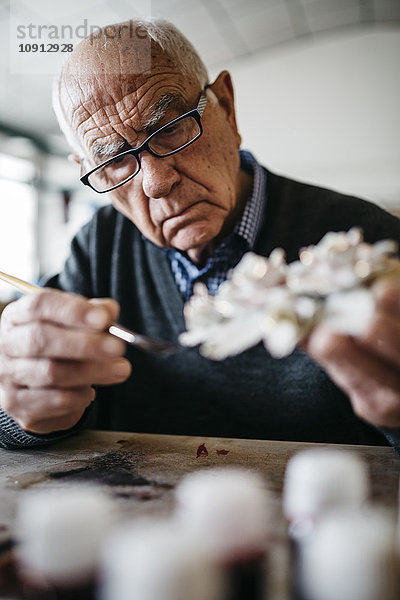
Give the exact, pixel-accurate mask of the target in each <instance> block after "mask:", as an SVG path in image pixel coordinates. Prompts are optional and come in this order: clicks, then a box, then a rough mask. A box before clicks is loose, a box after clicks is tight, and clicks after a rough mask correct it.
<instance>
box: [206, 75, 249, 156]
mask: <svg viewBox="0 0 400 600" xmlns="http://www.w3.org/2000/svg"><path fill="white" fill-rule="evenodd" d="M209 88H210V89H211V90H212V91H213V92H214V94H215V95H216V97H217V99H218V103H219V105H220V106H221V108H222V109H223V110H224V111H225V113H226V118H227V120H228V122H229V123H230V125H231V127H232V129H233V132H234V134H235V135H236V136H237V138H238V142H239V145H240V142H241V137H240V134H239V131H238V127H237V123H236V113H235V93H234V91H233V84H232V78H231V75H230V73H229V72H228V71H221V73H220V74H219V75H218V77H217V78H216V80H215V81H214V82H213V83H211V84H210V85H209Z"/></svg>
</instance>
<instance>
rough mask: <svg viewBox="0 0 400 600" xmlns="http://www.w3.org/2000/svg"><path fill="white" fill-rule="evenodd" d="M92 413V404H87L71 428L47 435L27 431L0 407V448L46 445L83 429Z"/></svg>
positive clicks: (13, 448) (10, 448) (9, 448)
mask: <svg viewBox="0 0 400 600" xmlns="http://www.w3.org/2000/svg"><path fill="white" fill-rule="evenodd" d="M91 413H92V405H91V406H89V407H88V408H87V409H86V411H85V412H84V414H83V415H82V417H81V419H80V421H79V422H78V423H77V424H76V425H74V427H72V428H71V429H67V430H64V431H55V432H54V433H50V434H47V435H39V434H35V433H28V432H27V431H25V430H24V429H22V427H20V426H19V425H18V423H17V422H16V421H14V419H13V418H12V417H10V416H9V415H8V414H7V413H6V412H5V411H4V410H2V409H1V408H0V448H5V449H6V450H15V449H21V448H34V447H37V446H48V445H50V444H53V443H54V442H58V441H60V440H63V439H65V438H68V437H70V436H72V435H74V434H75V433H78V432H79V431H81V430H82V429H84V428H85V427H86V426H87V425H88V423H89V421H90V416H91Z"/></svg>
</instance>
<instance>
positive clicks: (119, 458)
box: [0, 431, 400, 600]
mask: <svg viewBox="0 0 400 600" xmlns="http://www.w3.org/2000/svg"><path fill="white" fill-rule="evenodd" d="M321 446H322V445H321V444H305V443H296V442H276V441H257V440H238V439H236V440H234V439H218V438H199V437H185V436H166V435H148V434H134V433H118V432H117V433H114V432H101V431H97V432H95V431H87V432H84V433H82V434H80V435H78V436H76V437H74V438H71V439H70V440H67V441H63V442H60V443H58V444H55V445H54V446H51V447H49V448H43V449H36V450H25V451H6V450H0V558H1V555H2V553H3V555H4V553H5V552H6V550H7V549H8V547H9V542H10V538H12V533H13V522H14V514H15V508H16V504H17V501H18V498H19V497H20V496H21V495H22V494H24V493H25V491H26V490H35V489H37V490H39V489H48V490H52V489H60V488H62V487H68V486H70V485H71V484H75V483H80V482H83V483H87V484H93V485H97V486H101V487H102V488H103V489H104V490H106V491H107V492H108V494H109V495H110V496H111V497H112V498H113V499H114V500H115V502H116V503H118V508H119V512H120V515H121V517H125V516H126V517H128V518H129V517H131V516H132V517H138V516H142V515H147V516H162V515H167V514H169V513H170V511H171V509H172V506H173V489H174V487H175V485H176V484H177V483H178V482H179V480H180V479H181V478H182V477H183V476H184V475H186V474H187V473H190V472H192V471H195V470H198V469H206V468H212V467H222V466H241V467H244V468H248V469H254V470H256V471H259V472H260V473H262V474H263V475H264V477H265V480H266V482H267V483H268V486H269V488H270V490H271V491H272V496H273V498H274V499H275V504H276V507H277V508H278V510H279V509H280V505H281V494H282V485H283V478H284V472H285V468H286V464H287V461H288V460H289V458H290V457H291V456H292V455H293V454H295V453H296V452H298V451H300V450H304V449H306V448H311V447H321ZM329 447H335V448H340V449H342V450H343V451H348V452H355V453H357V454H359V455H360V456H361V457H362V458H363V459H364V460H365V462H366V463H367V465H368V468H369V473H370V479H371V484H372V496H373V500H374V501H378V502H379V503H380V504H383V505H385V506H389V507H391V508H394V507H395V506H396V505H397V493H398V481H399V474H400V457H398V456H397V455H396V454H395V453H394V451H393V450H392V449H391V448H388V447H387V448H386V447H373V446H329ZM281 521H282V520H281ZM281 525H282V526H283V521H282V523H281ZM281 546H282V547H280V546H279V548H280V551H279V552H275V556H274V560H275V567H274V569H273V573H274V581H273V582H272V589H273V590H274V595H273V597H274V600H282V599H285V600H286V598H287V597H288V592H287V579H288V578H287V565H286V563H285V556H286V555H285V549H284V547H283V545H282V544H281Z"/></svg>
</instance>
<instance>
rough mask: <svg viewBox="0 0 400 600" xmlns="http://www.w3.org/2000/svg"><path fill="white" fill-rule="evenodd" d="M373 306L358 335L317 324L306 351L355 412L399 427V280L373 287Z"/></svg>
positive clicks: (386, 280)
mask: <svg viewBox="0 0 400 600" xmlns="http://www.w3.org/2000/svg"><path fill="white" fill-rule="evenodd" d="M373 291H374V295H375V298H376V311H375V315H374V317H373V319H372V320H371V322H370V323H368V325H367V327H366V331H365V333H364V334H363V335H362V336H359V337H349V336H342V335H337V334H334V333H332V332H331V331H329V330H328V329H326V328H325V327H323V326H320V327H317V328H316V329H315V330H314V331H313V332H312V334H311V335H310V336H309V338H308V339H307V341H306V343H305V348H306V350H307V351H308V353H309V354H310V355H311V356H312V357H313V358H314V359H315V360H316V361H317V362H319V363H320V364H321V365H322V366H323V367H324V369H325V370H326V371H327V373H328V374H329V376H330V377H331V379H332V380H333V381H334V382H335V383H336V384H337V385H338V386H339V387H341V388H342V389H343V391H344V392H346V394H347V395H348V396H349V398H350V401H351V403H352V406H353V409H354V412H355V413H356V414H357V415H358V416H359V417H361V418H362V419H364V420H365V421H368V422H369V423H372V424H373V425H377V426H381V427H400V280H399V278H397V279H395V278H392V279H389V278H387V279H385V280H382V281H380V282H378V283H377V284H376V285H375V286H374V290H373Z"/></svg>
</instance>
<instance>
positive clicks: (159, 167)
mask: <svg viewBox="0 0 400 600" xmlns="http://www.w3.org/2000/svg"><path fill="white" fill-rule="evenodd" d="M154 52H158V54H157V55H156V56H155V55H154ZM152 60H153V63H152V64H153V68H152V71H151V73H150V74H146V75H144V76H140V77H136V78H131V79H130V80H129V83H128V85H126V82H125V85H121V83H120V81H119V80H118V79H116V80H115V84H113V85H110V81H108V82H107V84H105V83H104V82H102V81H99V80H98V82H96V83H97V84H96V86H94V88H93V90H94V91H92V92H91V96H90V100H89V101H85V102H83V101H82V100H80V101H79V102H78V103H77V104H76V106H75V111H74V116H73V127H74V128H75V129H76V130H77V131H78V134H79V137H80V140H81V144H82V147H83V148H84V149H85V153H86V155H87V157H88V159H89V161H90V163H91V164H90V165H88V164H85V167H88V168H87V169H86V170H89V168H92V166H95V165H96V164H100V163H101V162H103V161H104V160H106V159H107V158H109V157H110V156H113V155H116V154H118V153H120V152H123V151H124V150H128V149H129V148H132V147H133V148H134V147H137V146H139V145H140V144H141V143H142V142H143V141H144V139H145V138H146V137H147V136H148V135H150V133H152V132H153V131H154V130H155V129H157V128H158V127H160V126H161V125H164V124H165V123H167V122H168V121H170V120H172V119H173V118H175V117H177V116H179V115H180V114H183V113H184V112H186V111H187V110H191V109H192V108H195V107H196V105H197V102H198V100H199V96H200V93H201V91H202V90H201V89H200V86H199V84H198V83H197V82H191V81H188V79H187V78H185V77H184V76H183V75H182V74H180V73H179V72H178V71H177V69H176V68H174V67H172V68H171V64H170V61H169V60H168V58H167V57H166V56H165V55H164V54H162V53H161V51H160V50H159V49H158V47H157V48H156V49H155V50H154V51H153V58H152ZM122 88H125V89H124V90H123V89H122ZM166 94H169V95H173V96H176V97H177V101H176V102H175V103H174V104H172V105H171V106H170V107H169V108H167V109H166V111H164V112H163V114H162V116H161V119H155V122H153V123H152V124H151V126H150V127H149V126H148V122H149V120H150V119H152V118H153V117H154V115H155V107H156V105H157V103H158V101H159V100H160V99H161V98H162V97H163V96H164V95H166ZM81 96H82V94H81V93H76V97H77V98H80V97H81ZM72 98H73V94H72ZM153 121H154V119H153ZM202 125H203V135H202V136H201V137H200V138H199V139H198V140H196V141H195V142H194V143H193V144H192V145H191V146H189V147H188V148H186V149H184V150H182V151H180V152H179V153H177V154H174V155H172V156H169V157H166V158H157V157H154V156H151V155H150V154H149V153H148V152H146V151H145V152H143V153H142V154H141V155H140V162H141V170H140V172H139V173H138V175H137V176H136V177H135V178H134V179H133V180H132V181H130V182H128V183H127V184H125V185H123V186H121V187H120V188H118V189H116V190H115V191H113V192H111V193H110V194H111V197H112V201H113V204H114V206H115V208H116V209H117V210H119V211H120V212H122V213H123V214H124V215H125V216H126V217H128V218H129V219H130V220H131V221H132V222H133V223H134V224H135V225H136V226H137V227H138V228H139V230H140V231H141V232H142V233H143V234H144V236H145V237H147V238H148V239H149V240H151V241H152V242H154V243H155V244H156V245H158V246H161V247H173V248H177V249H179V250H181V251H186V252H188V253H189V255H193V258H194V259H195V258H196V257H198V256H199V255H200V253H201V252H202V250H204V248H206V247H208V246H209V245H210V244H211V243H212V242H213V240H215V238H218V236H219V235H220V234H222V235H224V234H225V233H226V230H229V228H231V226H232V222H233V220H234V219H236V217H237V215H236V213H237V211H238V210H240V207H239V206H238V205H239V202H240V193H241V192H240V190H241V175H240V169H239V155H238V147H239V144H240V136H239V134H238V132H237V128H236V122H235V115H234V107H233V95H232V90H231V85H230V78H229V75H228V74H227V73H222V74H221V75H220V76H219V78H218V79H217V80H216V82H215V83H214V84H213V85H212V86H211V89H208V90H207V106H206V109H205V111H204V113H203V117H202ZM114 148H115V149H114ZM105 150H106V151H107V153H106V154H105ZM110 151H112V152H111V154H110Z"/></svg>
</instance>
